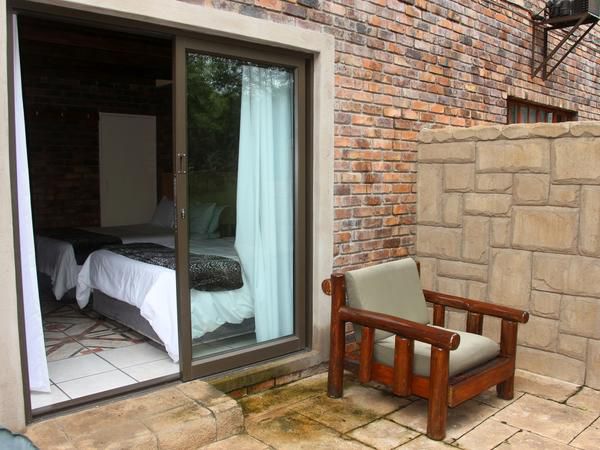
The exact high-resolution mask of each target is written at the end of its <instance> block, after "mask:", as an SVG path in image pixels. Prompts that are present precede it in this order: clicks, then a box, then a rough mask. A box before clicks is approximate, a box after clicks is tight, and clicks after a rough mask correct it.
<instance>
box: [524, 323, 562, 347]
mask: <svg viewBox="0 0 600 450" xmlns="http://www.w3.org/2000/svg"><path fill="white" fill-rule="evenodd" d="M518 336H519V343H520V344H522V345H526V346H527V347H534V348H539V349H541V350H550V351H553V350H556V347H557V345H558V320H554V319H545V318H543V317H537V316H530V317H529V322H527V323H525V324H521V325H519V335H518Z"/></svg>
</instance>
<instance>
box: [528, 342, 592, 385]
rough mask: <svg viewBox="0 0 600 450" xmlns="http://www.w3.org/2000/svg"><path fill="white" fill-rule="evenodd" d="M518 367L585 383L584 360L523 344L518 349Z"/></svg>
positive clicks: (577, 382)
mask: <svg viewBox="0 0 600 450" xmlns="http://www.w3.org/2000/svg"><path fill="white" fill-rule="evenodd" d="M517 368H519V369H524V370H528V371H530V372H534V373H538V374H540V375H545V376H547V377H552V378H558V379H559V380H564V381H568V382H569V383H575V384H583V381H584V379H585V363H583V362H582V361H579V360H577V359H574V358H569V357H568V356H565V355H560V354H558V353H552V352H546V351H543V350H538V349H535V348H529V347H523V346H519V348H518V349H517ZM599 372H600V371H599ZM599 381H600V380H599Z"/></svg>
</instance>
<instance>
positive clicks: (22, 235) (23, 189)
mask: <svg viewBox="0 0 600 450" xmlns="http://www.w3.org/2000/svg"><path fill="white" fill-rule="evenodd" d="M12 24H13V55H14V60H13V63H14V68H13V70H14V72H13V74H14V108H15V110H14V117H15V142H16V166H17V176H16V178H17V210H18V218H19V243H20V249H21V255H20V256H21V282H22V289H23V312H24V316H25V336H26V341H27V363H28V367H29V388H30V389H31V390H32V391H39V392H50V380H49V378H48V363H47V361H46V348H45V345H44V330H43V327H42V313H41V310H40V298H39V291H38V283H37V271H36V264H35V247H34V240H33V219H32V214H31V194H30V191H29V167H28V164H27V140H26V137H25V113H24V109H23V88H22V85H21V61H20V55H19V32H18V28H17V27H18V24H17V16H16V15H14V14H13V16H12Z"/></svg>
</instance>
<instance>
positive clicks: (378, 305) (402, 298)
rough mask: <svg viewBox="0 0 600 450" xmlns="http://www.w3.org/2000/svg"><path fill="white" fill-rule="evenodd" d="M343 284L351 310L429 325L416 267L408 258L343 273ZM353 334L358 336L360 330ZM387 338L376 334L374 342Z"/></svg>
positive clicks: (384, 333) (386, 334)
mask: <svg viewBox="0 0 600 450" xmlns="http://www.w3.org/2000/svg"><path fill="white" fill-rule="evenodd" d="M345 282H346V292H347V296H348V304H349V305H350V306H352V307H353V308H359V309H367V310H369V311H375V312H379V313H383V314H389V315H391V316H396V317H401V318H403V319H407V320H412V321H413V322H418V323H422V324H426V323H428V322H429V315H428V314H427V305H426V303H425V297H424V296H423V290H422V288H421V281H420V279H419V272H418V271H417V264H416V263H415V261H414V260H413V259H412V258H403V259H399V260H397V261H392V262H388V263H383V264H377V265H375V266H371V267H365V268H363V269H357V270H352V271H349V272H346V274H345ZM355 328H359V327H355ZM357 331H358V332H359V333H360V330H357ZM387 336H391V333H388V332H385V331H377V332H376V333H375V340H376V341H378V340H380V339H383V338H385V337H387Z"/></svg>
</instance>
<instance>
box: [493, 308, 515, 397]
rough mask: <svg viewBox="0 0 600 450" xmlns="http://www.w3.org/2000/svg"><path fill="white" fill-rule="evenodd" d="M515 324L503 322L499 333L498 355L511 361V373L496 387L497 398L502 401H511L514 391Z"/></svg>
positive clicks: (507, 321)
mask: <svg viewBox="0 0 600 450" xmlns="http://www.w3.org/2000/svg"><path fill="white" fill-rule="evenodd" d="M517 326H518V323H517V322H512V321H509V320H503V321H502V326H501V332H500V354H501V355H502V356H507V357H509V358H511V359H512V361H513V371H512V375H511V377H510V378H507V379H506V380H504V381H503V382H502V383H499V384H498V385H496V392H497V393H498V397H500V398H503V399H504V400H512V398H513V396H514V391H515V370H514V361H515V355H516V354H517Z"/></svg>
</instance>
